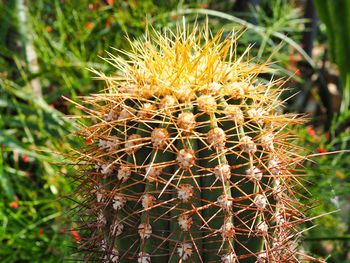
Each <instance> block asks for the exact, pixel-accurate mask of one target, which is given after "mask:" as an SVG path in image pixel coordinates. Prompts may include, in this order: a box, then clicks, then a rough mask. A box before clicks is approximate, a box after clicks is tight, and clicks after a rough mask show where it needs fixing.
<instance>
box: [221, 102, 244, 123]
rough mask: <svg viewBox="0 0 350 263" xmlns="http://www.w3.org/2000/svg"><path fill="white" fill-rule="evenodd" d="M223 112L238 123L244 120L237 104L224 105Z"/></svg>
mask: <svg viewBox="0 0 350 263" xmlns="http://www.w3.org/2000/svg"><path fill="white" fill-rule="evenodd" d="M224 113H225V115H226V116H227V117H228V118H229V119H232V120H233V121H236V122H237V123H238V124H241V123H243V122H244V116H243V112H242V110H241V108H240V107H239V106H237V105H227V106H226V107H225V110H224Z"/></svg>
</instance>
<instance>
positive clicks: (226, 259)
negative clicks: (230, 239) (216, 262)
mask: <svg viewBox="0 0 350 263" xmlns="http://www.w3.org/2000/svg"><path fill="white" fill-rule="evenodd" d="M236 258H237V257H236V254H235V253H233V252H231V253H229V254H225V255H222V256H221V263H236Z"/></svg>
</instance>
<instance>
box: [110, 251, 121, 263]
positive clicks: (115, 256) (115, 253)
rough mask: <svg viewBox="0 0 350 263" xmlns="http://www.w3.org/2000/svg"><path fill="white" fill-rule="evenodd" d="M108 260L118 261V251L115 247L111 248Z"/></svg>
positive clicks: (115, 262)
mask: <svg viewBox="0 0 350 263" xmlns="http://www.w3.org/2000/svg"><path fill="white" fill-rule="evenodd" d="M110 261H111V262H112V263H117V262H118V261H119V252H118V250H116V249H115V248H113V249H112V253H111V258H110Z"/></svg>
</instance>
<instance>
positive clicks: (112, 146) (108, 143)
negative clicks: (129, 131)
mask: <svg viewBox="0 0 350 263" xmlns="http://www.w3.org/2000/svg"><path fill="white" fill-rule="evenodd" d="M119 145H120V141H119V139H118V137H116V136H109V137H108V140H102V139H100V140H99V141H98V146H99V147H100V148H102V149H108V150H116V149H118V148H119Z"/></svg>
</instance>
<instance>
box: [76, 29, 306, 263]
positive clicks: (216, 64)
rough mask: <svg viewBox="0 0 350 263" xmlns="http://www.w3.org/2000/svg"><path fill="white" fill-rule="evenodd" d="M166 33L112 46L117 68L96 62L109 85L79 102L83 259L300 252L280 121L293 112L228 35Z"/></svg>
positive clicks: (292, 150)
mask: <svg viewBox="0 0 350 263" xmlns="http://www.w3.org/2000/svg"><path fill="white" fill-rule="evenodd" d="M168 35H170V36H171V37H167V36H162V35H161V34H156V37H154V38H149V39H146V40H144V41H138V42H134V43H131V44H132V47H133V53H126V54H127V55H128V56H129V59H123V58H120V57H114V56H111V58H110V59H109V60H108V61H109V62H111V63H112V64H113V65H115V66H116V67H117V69H118V70H119V71H120V72H119V73H118V76H117V77H115V76H114V77H107V76H105V75H103V74H101V73H98V74H99V78H100V79H102V80H104V81H105V82H106V89H105V90H104V92H101V93H100V94H96V95H93V96H91V97H88V98H86V99H85V101H84V104H85V105H86V104H88V105H90V106H89V107H86V108H83V109H85V110H86V112H87V113H88V116H90V118H92V119H93V122H92V124H91V125H90V126H88V127H82V128H81V130H80V132H79V133H80V135H82V136H84V137H85V138H87V139H92V140H93V141H94V142H93V143H91V144H90V145H89V146H88V147H87V148H86V149H84V150H82V151H81V158H80V159H81V161H85V164H86V165H85V167H86V171H85V173H84V174H83V175H79V178H83V180H82V185H81V186H82V188H81V189H85V190H86V191H85V195H84V196H85V197H86V203H85V206H84V207H86V209H85V210H84V212H83V213H82V215H83V218H84V220H83V223H82V229H86V230H87V231H89V232H86V233H85V236H86V239H85V241H86V242H85V243H84V244H83V245H82V249H83V250H84V251H86V257H85V259H86V260H88V261H89V260H97V261H99V260H100V261H101V262H141V263H144V262H225V263H232V262H300V258H301V257H302V256H301V255H300V254H299V253H296V250H297V246H296V242H297V234H298V231H297V228H296V226H297V225H299V224H300V223H302V222H304V221H305V220H306V219H305V217H304V216H303V215H302V210H303V209H302V205H301V204H300V203H299V202H298V198H300V196H298V193H297V191H296V189H297V188H296V186H297V185H298V184H299V181H298V175H293V174H292V171H294V168H295V166H296V165H297V164H298V163H300V162H301V161H302V159H303V157H301V156H299V155H298V154H297V153H296V152H297V151H296V149H297V147H295V146H293V145H292V144H291V142H290V140H289V134H288V130H287V129H286V127H288V126H289V125H292V124H294V123H301V122H302V121H301V120H300V119H299V118H296V116H293V115H283V114H280V113H279V111H278V108H279V107H280V105H281V104H280V102H279V101H278V97H279V95H280V93H281V92H282V91H281V89H280V88H278V87H276V83H275V82H272V81H271V82H264V81H262V80H258V78H257V77H258V75H259V74H260V73H262V72H266V64H263V65H254V64H251V63H250V61H249V60H245V59H244V56H242V57H237V54H236V52H235V50H236V49H235V45H236V42H235V39H234V38H229V39H224V40H221V35H220V34H218V35H216V36H214V37H213V38H209V37H207V36H208V35H209V34H208V32H207V31H205V30H203V31H201V30H197V29H194V30H193V32H191V33H190V34H186V30H182V31H181V30H178V32H177V33H176V34H175V33H174V34H173V33H169V34H168ZM202 35H204V36H206V37H201V36H202ZM79 174H80V173H79ZM80 193H81V192H80ZM308 259H310V257H308Z"/></svg>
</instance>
